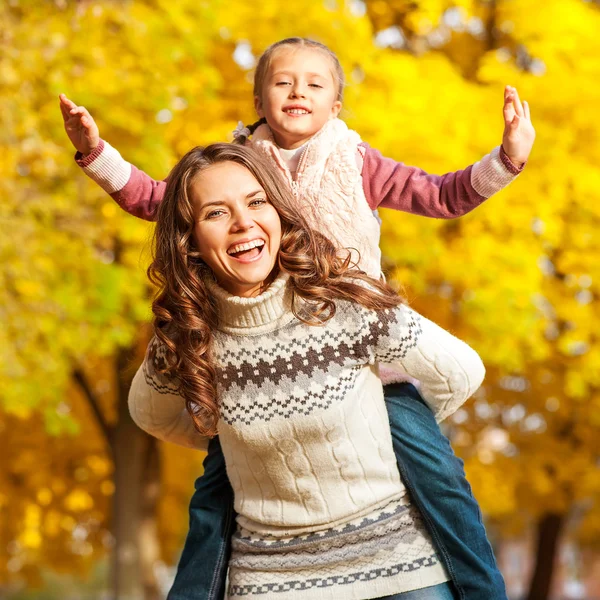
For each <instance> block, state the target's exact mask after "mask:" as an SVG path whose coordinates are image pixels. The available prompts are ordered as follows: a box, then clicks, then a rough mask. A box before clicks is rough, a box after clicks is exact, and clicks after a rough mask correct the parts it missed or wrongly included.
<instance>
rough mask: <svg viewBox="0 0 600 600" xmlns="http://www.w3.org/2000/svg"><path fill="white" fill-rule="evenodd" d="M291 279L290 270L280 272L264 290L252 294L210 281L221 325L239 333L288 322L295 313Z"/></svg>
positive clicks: (252, 333)
mask: <svg viewBox="0 0 600 600" xmlns="http://www.w3.org/2000/svg"><path fill="white" fill-rule="evenodd" d="M288 280H289V276H288V275H287V274H280V275H279V276H278V277H277V278H276V279H275V280H274V281H273V283H272V284H271V285H270V286H269V287H268V288H267V289H266V290H265V291H264V292H263V293H261V294H259V295H257V296H253V297H251V298H244V297H241V296H234V295H233V294H230V293H229V292H227V291H226V290H224V289H223V288H222V287H220V286H219V285H218V284H217V283H216V282H215V281H212V280H210V281H208V282H207V285H208V287H209V290H210V292H211V294H212V297H213V298H214V300H215V302H216V304H217V312H218V315H219V329H221V330H223V331H226V332H229V333H235V334H237V335H257V334H259V333H265V332H267V331H272V330H274V329H277V328H278V327H280V326H281V325H283V324H285V323H287V322H289V321H290V320H291V319H293V313H292V311H291V294H290V293H289V290H288V289H287V283H288Z"/></svg>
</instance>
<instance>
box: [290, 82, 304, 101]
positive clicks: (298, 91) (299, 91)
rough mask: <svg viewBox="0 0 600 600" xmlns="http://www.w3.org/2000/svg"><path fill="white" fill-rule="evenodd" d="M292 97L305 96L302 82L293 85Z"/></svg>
mask: <svg viewBox="0 0 600 600" xmlns="http://www.w3.org/2000/svg"><path fill="white" fill-rule="evenodd" d="M290 95H291V96H292V98H304V88H303V87H302V85H301V84H300V83H295V84H294V85H293V86H292V89H291V94H290Z"/></svg>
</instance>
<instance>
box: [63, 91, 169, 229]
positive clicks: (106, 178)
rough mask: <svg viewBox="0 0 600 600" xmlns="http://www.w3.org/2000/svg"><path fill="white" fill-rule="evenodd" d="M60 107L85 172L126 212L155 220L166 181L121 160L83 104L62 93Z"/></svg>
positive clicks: (79, 161)
mask: <svg viewBox="0 0 600 600" xmlns="http://www.w3.org/2000/svg"><path fill="white" fill-rule="evenodd" d="M60 109H61V113H62V116H63V120H64V124H65V131H66V132H67V135H68V136H69V139H70V140H71V143H72V144H73V146H74V147H75V149H76V150H77V154H75V160H76V161H77V164H78V165H79V166H80V167H82V169H83V171H84V172H85V174H86V175H88V176H89V177H90V178H91V179H93V180H94V181H95V182H96V183H97V184H98V185H99V186H100V187H101V188H102V189H103V190H104V191H105V192H107V193H108V194H110V195H111V197H112V198H113V199H114V200H115V201H116V202H117V204H118V205H119V206H120V207H121V208H122V209H123V210H125V211H127V212H128V213H130V214H132V215H134V216H136V217H139V218H141V219H145V220H147V221H154V220H155V218H156V209H157V208H158V205H159V204H160V202H161V201H162V199H163V196H164V193H165V188H166V180H165V181H157V180H155V179H152V177H150V176H149V175H147V174H146V173H144V172H143V171H140V170H139V169H138V168H137V167H135V166H133V165H132V164H130V163H128V162H127V161H126V160H124V159H123V158H122V157H121V155H120V154H119V152H118V151H117V150H116V149H115V148H113V147H112V146H111V145H110V144H108V142H106V141H104V140H102V139H101V138H100V135H99V132H98V127H97V125H96V123H95V121H94V119H93V118H92V116H91V115H90V113H89V112H88V111H87V109H86V108H85V107H83V106H77V105H76V104H75V103H74V102H72V101H71V100H69V99H68V98H67V97H66V96H65V95H64V94H61V95H60Z"/></svg>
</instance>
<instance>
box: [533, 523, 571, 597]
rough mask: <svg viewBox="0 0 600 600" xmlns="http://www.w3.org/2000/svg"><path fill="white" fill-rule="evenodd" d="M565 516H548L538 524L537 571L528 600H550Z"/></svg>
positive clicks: (534, 573) (535, 571)
mask: <svg viewBox="0 0 600 600" xmlns="http://www.w3.org/2000/svg"><path fill="white" fill-rule="evenodd" d="M564 519H565V518H564V515H558V514H548V515H545V516H544V517H542V518H541V519H540V521H539V522H538V540H537V552H536V561H535V570H534V572H533V577H532V579H531V584H530V587H529V594H528V595H527V600H548V598H549V597H550V589H551V587H552V575H553V574H554V563H555V560H556V554H557V550H558V540H559V537H560V532H561V530H562V526H563V524H564Z"/></svg>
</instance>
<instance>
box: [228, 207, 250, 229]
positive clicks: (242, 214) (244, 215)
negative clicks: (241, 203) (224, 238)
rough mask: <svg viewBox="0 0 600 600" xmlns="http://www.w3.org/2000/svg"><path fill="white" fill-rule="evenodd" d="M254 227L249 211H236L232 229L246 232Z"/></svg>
mask: <svg viewBox="0 0 600 600" xmlns="http://www.w3.org/2000/svg"><path fill="white" fill-rule="evenodd" d="M253 225H254V220H253V219H252V215H251V214H250V212H249V211H247V210H239V211H236V212H235V214H234V215H233V222H232V227H233V230H234V231H244V230H246V229H251V228H252V227H253Z"/></svg>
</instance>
